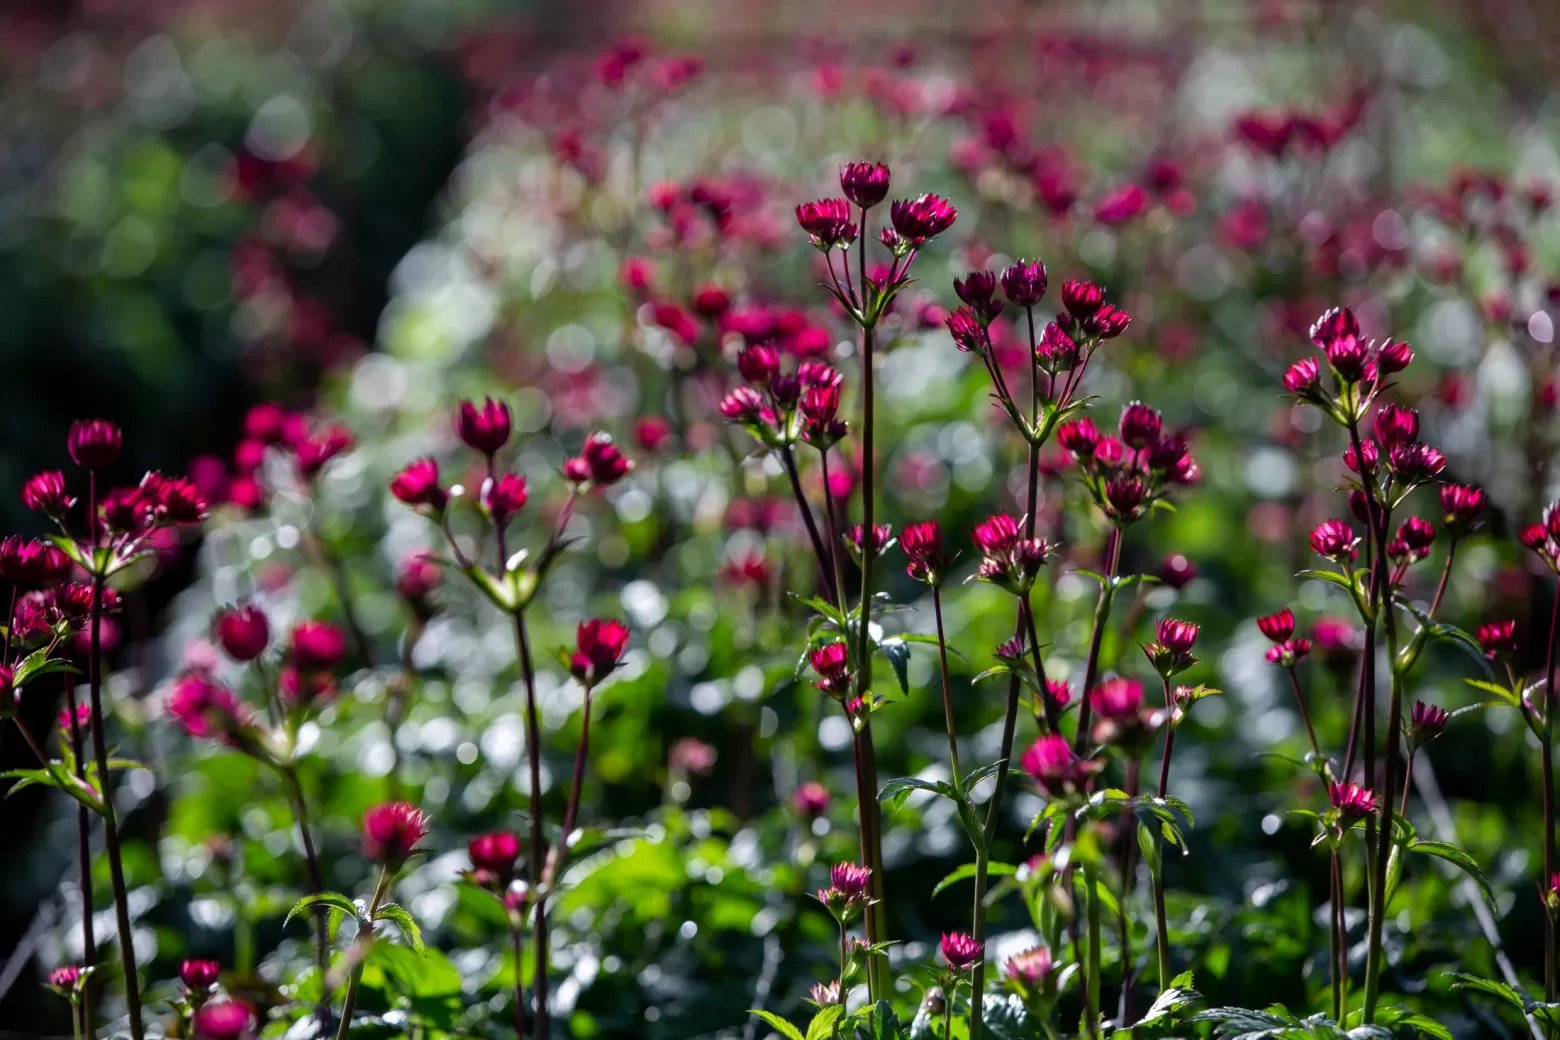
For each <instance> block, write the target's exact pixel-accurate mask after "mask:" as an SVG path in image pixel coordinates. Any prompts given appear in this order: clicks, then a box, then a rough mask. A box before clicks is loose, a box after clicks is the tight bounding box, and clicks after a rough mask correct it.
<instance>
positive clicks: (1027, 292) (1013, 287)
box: [1002, 260, 1047, 307]
mask: <svg viewBox="0 0 1560 1040" xmlns="http://www.w3.org/2000/svg"><path fill="white" fill-rule="evenodd" d="M1046 284H1047V278H1046V270H1045V264H1043V263H1041V262H1040V261H1039V260H1015V261H1014V262H1013V263H1011V264H1009V265H1008V266H1007V267H1006V268H1004V269H1003V271H1002V292H1003V294H1004V295H1005V296H1007V298H1008V299H1009V300H1010V301H1011V302H1012V303H1013V305H1014V306H1016V307H1033V306H1035V305H1036V304H1038V303H1039V302H1040V300H1041V298H1042V297H1044V296H1045V290H1046Z"/></svg>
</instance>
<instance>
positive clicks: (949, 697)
mask: <svg viewBox="0 0 1560 1040" xmlns="http://www.w3.org/2000/svg"><path fill="white" fill-rule="evenodd" d="M932 614H933V615H934V616H935V617H936V618H937V664H938V670H939V671H940V672H941V674H942V697H943V723H944V725H946V726H947V728H948V766H949V768H950V769H952V770H953V776H954V779H955V780H957V779H958V777H959V774H960V770H959V738H958V735H957V731H956V729H955V728H954V724H953V690H952V687H951V684H950V682H949V679H948V640H947V638H946V637H945V636H944V635H943V614H942V590H941V589H939V588H938V587H937V586H936V585H933V586H932Z"/></svg>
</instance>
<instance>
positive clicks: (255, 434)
mask: <svg viewBox="0 0 1560 1040" xmlns="http://www.w3.org/2000/svg"><path fill="white" fill-rule="evenodd" d="M286 429H287V412H286V411H285V410H284V409H283V408H282V406H281V405H279V404H275V403H273V402H271V401H262V402H261V403H259V404H257V405H255V406H254V407H253V408H251V409H249V413H248V414H247V415H245V416H244V436H246V437H249V438H250V439H252V440H255V441H258V442H259V443H261V444H280V443H281V442H282V437H283V434H284V433H285V431H286Z"/></svg>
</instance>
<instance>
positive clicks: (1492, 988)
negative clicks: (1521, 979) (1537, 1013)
mask: <svg viewBox="0 0 1560 1040" xmlns="http://www.w3.org/2000/svg"><path fill="white" fill-rule="evenodd" d="M1451 978H1452V988H1453V989H1471V990H1473V991H1474V992H1476V993H1485V994H1488V995H1489V996H1492V997H1495V998H1497V999H1499V1000H1502V1001H1504V1002H1505V1003H1506V1004H1508V1005H1510V1006H1511V1007H1512V1008H1514V1009H1516V1010H1517V1011H1518V1012H1521V1013H1524V1014H1525V1013H1526V1012H1527V1006H1528V1004H1530V1003H1531V1002H1532V1001H1531V999H1530V998H1529V997H1528V996H1527V994H1525V993H1522V992H1519V991H1518V990H1515V989H1513V988H1512V987H1510V986H1508V985H1506V983H1504V982H1501V981H1500V980H1499V979H1486V978H1481V977H1479V976H1478V975H1464V974H1463V973H1461V972H1452V973H1451Z"/></svg>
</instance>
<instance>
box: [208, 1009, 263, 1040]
mask: <svg viewBox="0 0 1560 1040" xmlns="http://www.w3.org/2000/svg"><path fill="white" fill-rule="evenodd" d="M192 1024H193V1031H194V1034H195V1040H249V1038H251V1037H253V1036H254V1035H255V1032H254V1027H255V1009H254V1008H252V1007H250V1006H249V1005H248V1004H246V1003H244V1002H243V1001H242V1000H218V1001H215V1002H213V1003H210V1004H207V1005H205V1006H204V1007H202V1008H201V1009H200V1010H199V1011H197V1012H195V1016H194V1019H193V1021H192Z"/></svg>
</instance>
